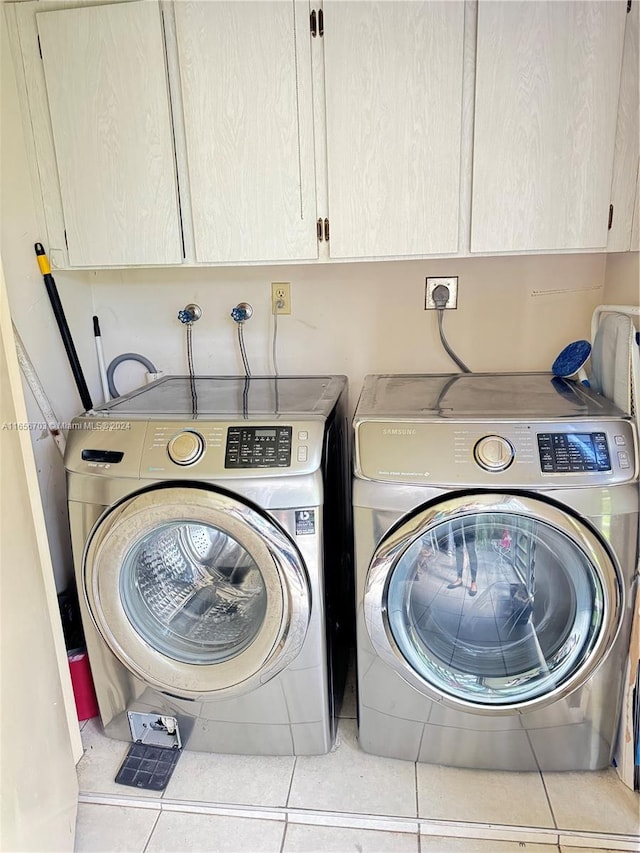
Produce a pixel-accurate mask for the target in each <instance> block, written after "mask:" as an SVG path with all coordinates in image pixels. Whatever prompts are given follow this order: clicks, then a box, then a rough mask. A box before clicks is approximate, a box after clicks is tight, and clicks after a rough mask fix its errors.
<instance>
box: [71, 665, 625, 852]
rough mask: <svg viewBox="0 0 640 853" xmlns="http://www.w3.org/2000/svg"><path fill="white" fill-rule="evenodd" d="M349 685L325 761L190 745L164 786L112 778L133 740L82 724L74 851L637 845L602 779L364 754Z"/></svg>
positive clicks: (619, 791)
mask: <svg viewBox="0 0 640 853" xmlns="http://www.w3.org/2000/svg"><path fill="white" fill-rule="evenodd" d="M355 716H356V714H355V690H354V686H353V680H352V679H351V680H350V682H349V684H348V685H347V691H346V695H345V701H344V702H343V707H342V710H341V716H340V721H339V726H338V738H337V742H336V745H335V747H334V749H333V750H332V752H330V753H329V754H328V755H323V756H313V757H309V756H299V757H297V758H293V757H284V758H264V757H257V756H235V755H211V754H207V753H196V752H185V753H184V754H183V755H182V756H181V757H180V759H179V761H178V764H177V766H176V769H175V771H174V773H173V776H172V778H171V780H170V781H169V784H168V785H167V788H166V789H165V791H164V792H162V793H155V792H151V791H143V790H138V789H133V788H128V787H126V786H122V785H117V784H116V783H115V782H114V781H113V780H114V778H115V775H116V773H117V771H118V769H119V767H120V764H121V763H122V760H123V758H124V756H125V754H126V752H127V749H128V745H127V744H126V743H122V742H119V741H113V740H111V739H109V738H106V737H105V736H104V735H103V734H102V730H101V727H100V724H99V721H98V720H97V719H94V720H89V721H88V722H87V723H86V724H85V725H84V727H83V730H82V739H83V744H84V747H85V754H84V756H83V758H82V759H81V761H80V763H79V764H78V779H79V784H80V802H79V808H78V822H77V828H76V850H77V851H82V852H83V851H102V853H119V851H127V853H161V851H167V853H168V851H171V853H178V851H180V853H186V851H198V853H205V851H215V853H262V852H263V851H264V853H316V851H317V853H349V851H354V853H356V851H357V853H511V851H513V853H515V852H516V851H520V853H521V851H522V850H523V849H526V850H527V851H530V853H552V851H553V852H554V853H558V851H562V853H570V851H573V853H578V850H577V848H580V850H581V853H589V851H592V853H594V851H600V853H602V851H605V850H635V851H640V834H639V832H640V797H639V796H638V795H637V794H634V793H633V792H631V791H629V790H628V789H627V788H626V787H625V786H624V785H622V783H621V782H620V781H619V779H618V777H617V776H616V773H615V771H614V770H613V769H611V770H605V771H599V772H596V773H502V772H486V771H473V770H458V769H453V768H449V767H440V766H432V765H426V764H418V765H415V764H413V763H411V762H406V761H395V760H390V759H387V758H377V757H376V756H372V755H368V754H366V753H365V752H363V751H362V750H360V749H359V747H358V743H357V730H356V722H355Z"/></svg>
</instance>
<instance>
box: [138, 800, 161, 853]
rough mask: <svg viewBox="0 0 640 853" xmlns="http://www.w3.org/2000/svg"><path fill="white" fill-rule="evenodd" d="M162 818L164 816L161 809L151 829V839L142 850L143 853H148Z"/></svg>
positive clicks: (149, 838) (148, 839)
mask: <svg viewBox="0 0 640 853" xmlns="http://www.w3.org/2000/svg"><path fill="white" fill-rule="evenodd" d="M161 816H162V809H160V810H159V811H158V814H157V817H156V819H155V820H154V822H153V826H152V827H151V832H150V833H149V837H148V838H147V840H146V842H145V845H144V847H143V848H142V853H147V848H148V847H149V844H150V843H151V839H152V838H153V833H154V832H155V831H156V827H157V826H158V821H159V820H160V817H161Z"/></svg>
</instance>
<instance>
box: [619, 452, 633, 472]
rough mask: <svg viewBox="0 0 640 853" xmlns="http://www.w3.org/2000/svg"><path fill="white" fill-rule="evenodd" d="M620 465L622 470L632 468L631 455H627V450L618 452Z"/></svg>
mask: <svg viewBox="0 0 640 853" xmlns="http://www.w3.org/2000/svg"><path fill="white" fill-rule="evenodd" d="M618 463H619V465H620V467H621V468H630V467H631V460H630V458H629V454H628V453H627V451H626V450H619V451H618Z"/></svg>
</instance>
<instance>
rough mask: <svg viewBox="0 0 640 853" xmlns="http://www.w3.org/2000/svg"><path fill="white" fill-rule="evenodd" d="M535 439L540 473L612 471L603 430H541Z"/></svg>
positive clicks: (605, 435)
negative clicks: (536, 440)
mask: <svg viewBox="0 0 640 853" xmlns="http://www.w3.org/2000/svg"><path fill="white" fill-rule="evenodd" d="M537 438H538V452H539V454H540V470H541V471H542V473H543V474H564V473H569V472H571V471H573V472H582V471H610V470H611V458H610V456H609V446H608V444H607V434H606V433H605V432H583V433H580V432H578V433H572V432H542V433H538V435H537Z"/></svg>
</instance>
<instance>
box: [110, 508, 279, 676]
mask: <svg viewBox="0 0 640 853" xmlns="http://www.w3.org/2000/svg"><path fill="white" fill-rule="evenodd" d="M120 596H121V598H122V604H123V606H124V609H125V612H126V614H127V617H128V618H129V621H130V622H131V624H132V625H133V627H134V628H135V630H136V631H138V633H139V634H140V635H141V636H142V637H144V639H145V640H146V641H147V642H148V643H149V645H151V646H153V648H154V649H158V650H159V651H161V652H162V653H163V654H166V655H168V656H169V657H172V658H175V660H178V661H182V662H184V663H194V664H199V665H202V666H204V665H207V664H212V663H219V662H221V661H224V660H228V659H229V658H232V657H235V656H236V655H237V654H239V653H240V652H242V651H243V650H244V649H245V648H246V647H247V646H248V645H249V644H250V643H251V642H252V640H253V639H254V638H255V636H256V635H257V633H258V631H259V629H260V626H261V625H262V623H263V621H264V616H265V612H266V606H267V590H266V586H265V583H264V580H263V577H262V573H261V571H260V569H259V567H258V565H257V564H256V562H255V560H254V558H253V557H252V556H251V554H249V552H248V551H247V550H246V548H244V547H243V546H242V545H241V544H240V543H239V542H237V541H236V539H234V538H233V536H231V535H230V534H229V533H227V532H226V531H224V530H220V529H219V528H216V527H213V526H212V525H210V524H187V523H184V522H180V523H178V524H175V523H170V524H166V525H161V526H160V527H157V528H155V529H154V530H152V531H151V532H150V533H148V534H147V535H146V536H143V537H142V539H140V540H139V541H138V542H136V543H135V545H133V546H132V547H131V548H130V549H129V551H128V553H127V554H126V556H125V558H124V561H123V566H122V571H121V572H120Z"/></svg>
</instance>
